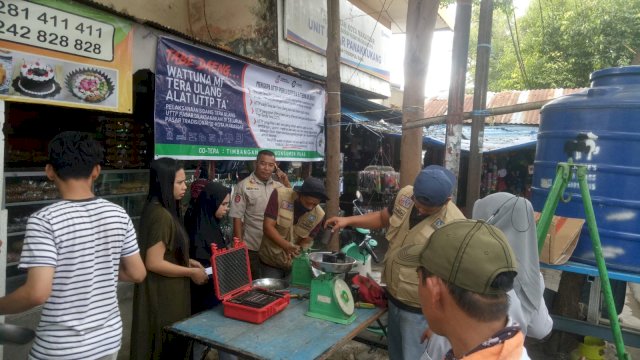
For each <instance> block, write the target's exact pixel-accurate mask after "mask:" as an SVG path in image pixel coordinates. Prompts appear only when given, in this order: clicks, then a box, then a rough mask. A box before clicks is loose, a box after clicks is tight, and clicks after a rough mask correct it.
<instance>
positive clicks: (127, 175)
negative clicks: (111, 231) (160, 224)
mask: <svg viewBox="0 0 640 360" xmlns="http://www.w3.org/2000/svg"><path fill="white" fill-rule="evenodd" d="M148 182H149V170H146V169H139V170H138V169H131V170H102V172H101V174H100V176H99V177H98V179H96V182H95V184H94V185H95V189H94V193H95V194H96V196H99V197H102V198H104V199H107V200H109V201H111V202H113V203H116V204H118V205H120V206H122V207H123V208H124V209H125V211H126V212H127V213H128V214H129V216H130V217H131V220H132V221H133V224H134V226H136V227H137V225H138V220H139V217H140V214H141V213H142V207H143V206H144V202H145V198H146V196H147V190H148ZM59 198H60V196H59V194H58V190H57V189H56V187H55V185H54V184H53V182H52V181H50V180H49V179H47V177H46V175H45V173H44V172H43V171H14V170H9V171H7V172H5V207H6V209H7V210H8V219H7V292H10V291H12V290H13V287H17V286H19V285H20V284H22V283H23V282H24V279H23V278H25V277H26V273H25V272H23V271H21V270H18V262H19V261H20V253H21V252H22V243H23V239H24V235H25V229H26V225H27V220H28V219H29V215H31V214H33V213H34V212H35V211H37V210H39V209H41V208H43V207H45V206H47V205H49V204H52V203H54V202H56V201H58V200H59ZM12 278H13V279H12Z"/></svg>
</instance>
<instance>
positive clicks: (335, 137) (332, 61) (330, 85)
mask: <svg viewBox="0 0 640 360" xmlns="http://www.w3.org/2000/svg"><path fill="white" fill-rule="evenodd" d="M327 16H328V18H327V22H328V34H327V35H328V36H327V96H328V102H327V116H326V117H327V126H326V128H327V132H326V133H327V153H326V165H327V178H326V187H327V195H328V196H329V200H327V214H326V216H327V218H329V217H331V216H337V215H338V211H339V210H340V207H339V206H340V188H339V181H338V180H339V177H340V0H327ZM337 235H338V233H337V232H336V233H335V235H334V236H333V237H332V239H331V241H330V243H329V250H331V251H337V250H338V247H339V243H338V236H337Z"/></svg>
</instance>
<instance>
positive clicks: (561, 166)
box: [537, 159, 629, 360]
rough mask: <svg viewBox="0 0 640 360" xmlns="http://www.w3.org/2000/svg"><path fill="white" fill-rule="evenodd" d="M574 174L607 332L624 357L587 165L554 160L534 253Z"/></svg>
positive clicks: (540, 250)
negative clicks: (608, 323)
mask: <svg viewBox="0 0 640 360" xmlns="http://www.w3.org/2000/svg"><path fill="white" fill-rule="evenodd" d="M574 173H575V175H576V177H577V179H578V183H579V185H580V192H581V194H582V204H583V206H584V212H585V216H586V221H587V227H588V229H589V236H590V238H591V244H592V247H593V253H594V255H595V259H596V264H597V266H598V273H599V274H600V281H601V283H602V292H603V293H604V300H605V304H606V305H607V310H608V312H609V314H611V315H609V318H610V320H611V331H612V333H613V339H614V341H615V345H616V353H617V356H618V359H619V360H628V359H629V354H627V353H626V351H625V348H624V341H623V340H622V331H621V329H620V322H619V320H618V316H617V311H616V308H615V305H614V302H613V294H612V292H611V284H610V283H609V274H608V272H607V267H606V265H605V262H604V255H603V254H602V246H601V244H600V234H599V233H598V225H597V224H596V217H595V214H594V212H593V204H592V202H591V194H590V193H589V187H588V185H587V165H584V164H574V163H573V162H572V161H571V159H569V161H568V162H561V163H558V166H557V167H556V177H555V179H554V180H553V185H552V186H551V191H550V192H549V195H548V197H547V200H546V201H545V203H544V208H543V209H542V214H541V215H540V220H539V221H538V226H537V237H538V253H540V252H542V247H543V245H544V241H545V238H546V237H547V233H548V231H549V226H550V225H551V220H552V219H553V215H554V214H555V212H556V208H557V207H558V201H559V200H560V199H561V198H562V201H563V202H569V201H570V200H571V195H569V197H568V198H566V199H565V198H563V197H562V194H563V193H564V191H565V189H566V188H567V185H568V184H569V181H571V179H572V178H573V174H574Z"/></svg>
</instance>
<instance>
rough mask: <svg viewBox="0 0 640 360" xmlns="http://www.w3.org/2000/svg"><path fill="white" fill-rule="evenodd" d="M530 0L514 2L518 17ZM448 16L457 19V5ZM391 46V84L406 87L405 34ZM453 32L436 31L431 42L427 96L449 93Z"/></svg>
mask: <svg viewBox="0 0 640 360" xmlns="http://www.w3.org/2000/svg"><path fill="white" fill-rule="evenodd" d="M529 1H530V0H513V2H514V6H515V8H516V16H522V14H523V13H524V12H525V10H526V9H527V6H529ZM447 14H448V15H449V18H450V19H451V20H452V21H453V20H454V19H455V17H456V10H455V5H452V6H450V7H448V8H447ZM392 39H393V41H392V45H391V49H390V50H391V54H392V56H391V58H390V68H391V83H392V84H398V85H400V87H401V88H402V87H404V43H405V35H404V34H394V35H393V38H392ZM452 44H453V31H436V32H435V33H434V34H433V40H432V42H431V57H430V59H429V68H428V72H427V81H426V83H425V96H427V97H431V96H436V95H439V96H444V97H446V96H447V95H448V93H449V80H450V79H449V77H450V76H451V45H452Z"/></svg>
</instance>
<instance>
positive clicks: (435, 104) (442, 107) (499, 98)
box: [424, 88, 585, 125]
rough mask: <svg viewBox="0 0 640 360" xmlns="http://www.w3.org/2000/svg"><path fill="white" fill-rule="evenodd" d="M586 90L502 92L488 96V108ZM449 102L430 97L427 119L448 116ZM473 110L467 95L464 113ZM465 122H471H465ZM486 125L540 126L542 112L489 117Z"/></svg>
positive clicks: (553, 97)
mask: <svg viewBox="0 0 640 360" xmlns="http://www.w3.org/2000/svg"><path fill="white" fill-rule="evenodd" d="M582 90H585V88H577V89H537V90H522V91H517V90H513V91H502V92H499V93H492V92H490V93H488V94H487V108H496V107H503V106H509V105H516V104H526V103H530V102H536V101H542V100H550V99H555V98H558V97H560V96H563V95H569V94H573V93H576V92H578V91H582ZM447 103H448V100H447V98H444V97H438V96H436V97H430V98H427V99H426V100H425V103H424V113H425V117H434V116H441V115H446V113H447V106H448V104H447ZM472 110H473V95H465V97H464V111H465V112H469V111H472ZM465 122H471V120H465ZM485 123H486V124H490V125H497V124H509V125H516V124H517V125H539V124H540V110H530V111H525V112H519V113H513V114H505V115H496V116H489V117H487V118H486V120H485Z"/></svg>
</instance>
